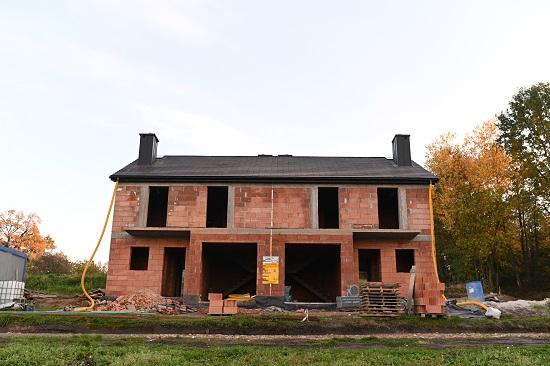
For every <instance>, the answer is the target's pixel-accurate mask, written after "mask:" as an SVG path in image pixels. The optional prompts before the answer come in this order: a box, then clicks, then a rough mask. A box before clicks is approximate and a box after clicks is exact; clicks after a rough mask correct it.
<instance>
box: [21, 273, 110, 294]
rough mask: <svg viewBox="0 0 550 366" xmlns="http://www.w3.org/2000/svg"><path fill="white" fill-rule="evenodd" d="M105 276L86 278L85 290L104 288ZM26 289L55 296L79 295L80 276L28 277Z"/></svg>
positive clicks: (48, 275) (51, 275) (49, 275)
mask: <svg viewBox="0 0 550 366" xmlns="http://www.w3.org/2000/svg"><path fill="white" fill-rule="evenodd" d="M106 281H107V275H106V274H98V275H93V276H87V277H86V288H87V289H96V288H105V282H106ZM25 286H26V288H28V289H30V290H33V291H38V292H44V293H47V294H55V295H80V294H81V293H82V290H81V289H80V275H55V274H45V275H28V276H27V278H26V283H25Z"/></svg>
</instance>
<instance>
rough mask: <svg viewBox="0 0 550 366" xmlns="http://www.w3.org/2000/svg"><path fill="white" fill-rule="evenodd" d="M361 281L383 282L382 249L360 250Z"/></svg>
mask: <svg viewBox="0 0 550 366" xmlns="http://www.w3.org/2000/svg"><path fill="white" fill-rule="evenodd" d="M359 279H361V280H366V281H369V282H381V281H382V269H381V266H380V249H359Z"/></svg>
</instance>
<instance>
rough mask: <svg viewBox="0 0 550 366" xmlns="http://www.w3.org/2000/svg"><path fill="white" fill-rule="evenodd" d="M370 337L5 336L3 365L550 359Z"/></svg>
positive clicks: (540, 351)
mask: <svg viewBox="0 0 550 366" xmlns="http://www.w3.org/2000/svg"><path fill="white" fill-rule="evenodd" d="M411 343H412V344H411V345H409V346H407V345H404V344H403V342H398V343H395V344H391V343H390V344H385V343H383V342H381V343H380V344H375V342H373V341H372V339H370V340H369V341H368V342H365V343H363V344H362V343H361V342H360V340H359V341H358V343H350V342H338V341H332V342H321V343H318V342H313V343H312V344H311V345H298V346H286V345H270V346H259V345H243V344H228V345H223V344H220V343H219V342H218V343H211V344H202V345H199V346H197V345H193V344H189V343H188V342H187V341H185V340H179V339H147V338H142V337H134V338H111V337H101V336H74V337H31V336H25V337H2V338H0V366H4V365H6V366H7V365H10V366H11V365H44V366H45V365H87V366H95V365H98V366H99V365H131V366H139V365H157V366H160V365H262V366H263V365H414V366H422V365H430V366H432V365H460V366H462V365H495V366H502V365H530V366H533V365H548V364H549V363H550V346H511V347H505V346H491V347H466V348H465V347H451V348H445V349H438V348H430V347H423V346H420V345H418V344H415V342H414V340H413V341H411Z"/></svg>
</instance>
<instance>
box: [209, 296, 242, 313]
mask: <svg viewBox="0 0 550 366" xmlns="http://www.w3.org/2000/svg"><path fill="white" fill-rule="evenodd" d="M208 301H209V302H210V303H209V305H208V315H233V314H237V312H238V311H239V309H238V307H237V300H230V299H226V300H223V294H220V293H209V294H208Z"/></svg>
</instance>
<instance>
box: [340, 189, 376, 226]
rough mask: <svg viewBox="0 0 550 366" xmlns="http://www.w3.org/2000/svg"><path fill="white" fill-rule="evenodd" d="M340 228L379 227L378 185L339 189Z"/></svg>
mask: <svg viewBox="0 0 550 366" xmlns="http://www.w3.org/2000/svg"><path fill="white" fill-rule="evenodd" d="M338 193H339V201H340V228H342V229H373V228H378V198H377V195H376V187H374V186H373V187H342V188H340V190H339V192H338Z"/></svg>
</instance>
